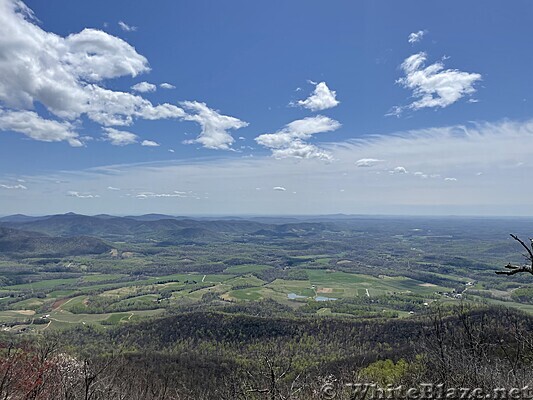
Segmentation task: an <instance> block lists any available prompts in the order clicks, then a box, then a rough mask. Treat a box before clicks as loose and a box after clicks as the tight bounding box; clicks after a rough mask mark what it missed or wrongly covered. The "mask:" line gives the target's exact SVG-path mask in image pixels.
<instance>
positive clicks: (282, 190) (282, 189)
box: [272, 186, 287, 192]
mask: <svg viewBox="0 0 533 400" xmlns="http://www.w3.org/2000/svg"><path fill="white" fill-rule="evenodd" d="M272 190H275V191H277V192H285V191H286V190H287V189H285V188H284V187H283V186H274V187H273V188H272Z"/></svg>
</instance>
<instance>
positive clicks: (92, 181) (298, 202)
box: [0, 121, 533, 215]
mask: <svg viewBox="0 0 533 400" xmlns="http://www.w3.org/2000/svg"><path fill="white" fill-rule="evenodd" d="M527 143H533V121H525V122H524V121H520V122H513V121H502V122H497V123H486V122H485V123H476V124H467V125H457V126H449V127H438V128H427V129H420V130H415V131H407V132H396V133H394V134H391V133H388V134H384V135H372V136H366V137H364V136H363V137H361V138H360V139H357V140H351V141H345V142H339V143H324V144H322V147H323V148H324V150H325V151H327V152H328V153H330V154H331V156H332V158H333V161H332V162H328V163H324V162H322V161H321V160H319V159H314V160H308V162H305V163H302V162H299V161H298V160H294V159H292V158H284V159H277V160H274V159H272V157H262V156H257V157H254V158H246V159H244V158H229V159H226V158H224V159H213V160H211V161H207V162H201V163H199V162H197V160H191V161H190V162H187V161H183V160H175V161H169V162H164V163H163V162H161V163H148V164H136V165H115V166H109V167H100V168H93V169H90V170H83V171H70V172H61V173H55V174H46V175H42V176H40V175H34V176H24V179H25V180H26V181H28V182H31V190H28V191H25V190H6V191H5V192H4V195H3V196H0V209H1V210H2V212H3V213H16V212H29V211H31V210H32V209H33V210H35V209H39V210H40V213H55V212H61V211H62V210H64V209H65V208H70V209H73V208H75V209H76V211H77V212H87V213H92V214H96V213H99V212H107V213H118V214H124V213H130V214H131V213H136V214H139V213H142V212H153V210H154V206H157V210H158V212H164V213H171V214H172V213H175V210H176V208H175V202H174V201H172V199H176V200H177V199H178V198H179V201H180V212H182V213H184V214H212V213H213V210H216V212H217V213H219V214H234V215H235V214H240V215H242V214H278V215H279V214H316V213H319V214H324V213H338V212H343V213H356V214H361V213H372V214H395V213H400V214H426V215H427V214H442V215H450V214H463V215H473V214H476V215H480V214H481V215H488V214H490V215H530V214H531V205H530V204H529V202H528V199H530V198H532V197H533V187H531V185H524V177H527V176H529V174H530V171H531V169H532V168H533V161H531V146H528V145H527ZM369 155H371V156H372V158H373V159H376V160H383V161H382V162H379V163H377V164H376V165H374V166H373V167H371V168H360V167H357V165H356V162H357V161H358V160H362V159H365V158H369V157H368V156H369ZM400 166H401V167H403V168H404V169H405V170H406V171H407V172H409V173H408V174H404V173H392V174H391V173H389V171H393V170H394V169H395V168H396V167H400ZM480 172H481V173H480ZM11 178H13V177H9V176H1V175H0V179H3V180H4V182H9V179H11ZM446 178H448V179H447V180H446ZM452 178H454V179H456V180H452ZM50 182H57V184H54V185H50ZM169 182H172V184H173V185H175V187H179V188H181V190H180V191H181V192H183V193H188V192H191V193H194V195H196V197H194V195H193V194H191V195H187V197H181V198H180V197H179V195H181V196H183V195H184V194H182V193H175V192H174V190H169V189H168V187H169ZM15 184H16V183H13V185H15ZM73 185H79V186H78V187H82V188H84V191H83V192H82V191H79V192H78V194H80V195H81V196H88V195H93V196H95V194H97V193H100V194H101V193H109V196H106V201H105V202H102V203H99V202H96V201H95V202H89V201H88V202H84V201H81V200H80V201H79V202H76V203H71V202H68V198H67V197H65V193H66V192H67V191H72V190H76V188H75V187H74V188H73ZM110 186H111V187H115V188H122V190H121V191H117V192H115V193H112V192H110V191H109V190H108V189H107V188H108V187H110ZM495 186H496V187H498V188H499V190H497V191H495V190H494V187H495ZM275 187H280V188H285V189H286V191H285V192H284V193H290V194H291V195H290V196H285V195H282V194H283V193H281V192H283V190H273V188H275ZM256 188H263V190H257V189H256ZM205 193H209V195H206V194H205ZM509 193H512V194H513V195H512V196H510V195H509ZM165 194H166V195H172V196H173V197H168V198H167V197H165V196H159V197H158V196H156V195H165ZM137 195H144V196H141V197H139V199H143V201H139V202H135V204H133V203H131V202H128V201H124V200H125V199H127V198H132V199H134V198H135V197H136V196H137ZM197 198H200V199H201V200H202V201H198V200H197ZM156 199H159V200H157V203H153V202H152V201H156ZM165 199H167V200H165Z"/></svg>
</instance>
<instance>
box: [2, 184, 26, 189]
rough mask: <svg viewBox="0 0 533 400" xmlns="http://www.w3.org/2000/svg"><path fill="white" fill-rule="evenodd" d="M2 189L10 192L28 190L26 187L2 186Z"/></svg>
mask: <svg viewBox="0 0 533 400" xmlns="http://www.w3.org/2000/svg"><path fill="white" fill-rule="evenodd" d="M0 189H8V190H27V189H28V188H27V187H26V186H24V185H20V184H18V185H0Z"/></svg>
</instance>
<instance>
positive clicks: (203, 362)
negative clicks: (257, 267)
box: [0, 306, 533, 400]
mask: <svg viewBox="0 0 533 400" xmlns="http://www.w3.org/2000/svg"><path fill="white" fill-rule="evenodd" d="M532 328H533V319H532V318H531V317H530V316H528V315H525V314H522V313H520V312H514V311H510V310H507V309H501V308H482V309H469V308H466V307H464V306H459V307H456V308H453V309H443V308H435V309H432V310H431V312H428V313H427V314H426V315H424V316H423V317H420V318H414V319H409V320H388V321H387V320H368V321H363V320H359V321H357V322H354V321H353V320H351V321H350V320H342V319H338V318H335V319H328V318H312V319H310V318H305V319H301V318H285V317H253V316H249V315H244V314H239V313H235V314H226V313H211V312H208V313H205V312H200V311H194V312H189V313H183V314H179V315H175V316H169V317H165V318H161V319H157V320H153V321H150V322H142V323H139V324H136V325H127V326H123V327H120V328H116V329H111V330H109V331H102V330H94V329H93V328H90V327H78V328H75V329H73V330H71V331H69V332H68V335H67V334H61V335H53V334H52V335H43V336H38V337H37V338H32V339H31V340H29V341H26V342H20V341H16V340H15V339H17V338H12V337H7V336H4V337H3V338H2V340H3V342H4V343H5V344H4V345H2V346H0V378H1V384H0V396H1V398H6V399H34V400H45V399H46V400H56V399H57V400H59V399H62V400H64V399H69V400H78V399H84V400H85V399H92V400H115V399H117V400H118V399H125V398H127V399H132V400H137V399H139V400H140V399H148V400H156V399H169V400H178V399H179V400H184V399H187V400H193V399H194V400H208V399H228V400H230V399H231V400H259V399H265V400H266V399H292V400H297V399H321V398H322V399H323V398H326V397H324V394H325V393H324V392H323V391H321V390H323V388H324V387H325V385H326V384H327V385H329V386H328V387H330V388H332V390H335V391H336V392H335V396H336V397H335V398H336V399H341V400H347V399H350V398H353V397H350V396H352V394H353V393H350V392H349V391H347V390H346V387H347V386H346V384H348V383H370V382H374V383H378V384H380V385H382V386H383V387H384V386H386V385H393V386H397V385H406V386H409V385H418V384H419V383H420V382H426V383H440V384H443V385H444V387H445V388H452V387H470V388H475V387H479V388H481V389H483V390H484V391H489V390H492V389H494V388H497V387H507V388H512V387H519V388H521V387H523V386H525V385H528V384H531V383H533V382H532V378H531V376H530V370H531V367H532V364H533V362H532V360H533V340H532V339H533V333H532V332H533V329H532ZM18 338H20V336H19V337H18Z"/></svg>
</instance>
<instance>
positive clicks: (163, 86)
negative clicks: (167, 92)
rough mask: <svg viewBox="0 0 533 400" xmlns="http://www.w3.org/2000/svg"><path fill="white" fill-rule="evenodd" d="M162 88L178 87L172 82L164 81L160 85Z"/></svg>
mask: <svg viewBox="0 0 533 400" xmlns="http://www.w3.org/2000/svg"><path fill="white" fill-rule="evenodd" d="M159 87H160V88H161V89H176V86H174V85H172V84H170V83H166V82H165V83H162V84H160V85H159Z"/></svg>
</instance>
